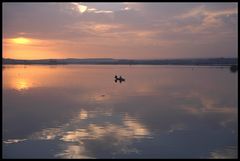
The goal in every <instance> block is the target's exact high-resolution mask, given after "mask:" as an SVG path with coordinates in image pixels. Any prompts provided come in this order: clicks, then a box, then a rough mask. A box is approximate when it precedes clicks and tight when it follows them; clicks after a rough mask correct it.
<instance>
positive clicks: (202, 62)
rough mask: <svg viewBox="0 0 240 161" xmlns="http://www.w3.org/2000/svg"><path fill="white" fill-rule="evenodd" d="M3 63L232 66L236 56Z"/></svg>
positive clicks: (7, 62)
mask: <svg viewBox="0 0 240 161" xmlns="http://www.w3.org/2000/svg"><path fill="white" fill-rule="evenodd" d="M2 64H3V65H11V64H12V65H18V64H19V65H35V64H36V65H71V64H76V65H185V66H193V65H194V66H232V65H237V64H238V60H237V58H205V59H204V58H201V59H200V58H199V59H157V60H135V59H111V58H107V59H104V58H101V59H75V58H70V59H41V60H18V59H7V58H3V59H2Z"/></svg>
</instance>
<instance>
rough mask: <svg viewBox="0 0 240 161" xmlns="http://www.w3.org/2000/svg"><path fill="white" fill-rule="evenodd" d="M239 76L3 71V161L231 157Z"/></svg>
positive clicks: (172, 70) (130, 69)
mask: <svg viewBox="0 0 240 161" xmlns="http://www.w3.org/2000/svg"><path fill="white" fill-rule="evenodd" d="M115 74H118V75H122V76H123V77H124V78H126V82H122V83H119V82H118V83H115V82H114V78H113V77H114V75H115ZM237 77H238V73H232V72H230V70H229V68H212V67H211V68H210V67H197V68H195V67H194V68H192V67H178V66H120V65H119V66H118V65H115V66H111V65H66V66H61V65H59V66H38V65H32V66H22V65H15V66H14V65H9V66H5V67H4V68H3V157H4V158H237V150H238V144H237V142H238V138H237V137H238V129H237V125H238V122H237V119H238V114H237V113H238V106H237V105H238V99H237V92H238V91H237V89H238V84H237V79H238V78H237Z"/></svg>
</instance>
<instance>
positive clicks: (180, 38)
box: [3, 2, 237, 58]
mask: <svg viewBox="0 0 240 161" xmlns="http://www.w3.org/2000/svg"><path fill="white" fill-rule="evenodd" d="M43 24H44V25H43ZM236 35H237V5H236V4H235V3H225V4H215V3H186V4H181V3H84V2H83V3H75V2H73V3H37V5H36V4H35V3H4V4H3V37H4V38H13V37H30V38H33V39H49V40H50V39H51V40H54V41H55V40H57V41H58V40H61V41H63V40H64V41H66V42H70V44H72V45H73V46H72V48H68V47H65V46H64V47H60V48H64V49H67V48H68V51H65V53H70V52H72V51H73V49H74V53H80V52H79V51H80V50H79V48H76V46H75V45H74V44H76V42H78V43H80V44H88V45H92V46H94V47H95V49H91V51H90V50H81V51H82V52H84V53H89V54H90V55H91V54H94V55H97V54H99V57H101V54H102V53H106V52H108V51H113V52H114V53H116V54H117V55H118V56H117V57H119V56H120V55H119V54H123V53H125V54H126V55H123V56H124V57H126V58H131V57H135V58H143V55H144V52H147V51H148V55H155V58H156V57H159V58H163V57H166V55H165V54H161V53H168V54H167V56H170V57H183V56H184V57H186V56H187V57H189V56H190V57H201V56H205V55H210V56H229V55H231V56H235V55H237V54H236V53H237V36H236ZM189 43H191V44H192V45H189ZM130 44H131V46H130ZM68 45H69V43H68ZM203 45H204V47H203ZM100 46H105V47H106V48H105V49H104V48H102V47H100ZM107 46H108V47H107ZM116 46H118V48H116ZM172 46H174V48H172ZM216 46H218V48H216ZM81 48H82V46H81ZM84 48H88V49H90V48H92V47H90V46H89V47H84ZM127 48H128V49H129V50H127ZM196 48H197V49H199V50H197V52H195V51H196V50H195V49H196ZM125 49H126V50H125ZM93 50H94V51H93ZM134 50H135V52H134V53H139V54H136V55H132V54H131V53H133V51H134ZM202 50H204V51H202ZM75 57H78V56H77V54H76V56H75ZM111 57H116V56H114V54H113V55H112V56H111ZM151 57H152V56H151Z"/></svg>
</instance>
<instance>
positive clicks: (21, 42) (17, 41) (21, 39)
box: [12, 37, 31, 45]
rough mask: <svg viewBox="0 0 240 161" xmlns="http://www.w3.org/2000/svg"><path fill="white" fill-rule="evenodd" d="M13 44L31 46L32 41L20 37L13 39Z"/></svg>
mask: <svg viewBox="0 0 240 161" xmlns="http://www.w3.org/2000/svg"><path fill="white" fill-rule="evenodd" d="M12 42H13V43H15V44H23V45H24V44H30V43H31V40H30V39H27V38H23V37H18V38H14V39H12Z"/></svg>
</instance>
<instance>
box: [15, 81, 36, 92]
mask: <svg viewBox="0 0 240 161" xmlns="http://www.w3.org/2000/svg"><path fill="white" fill-rule="evenodd" d="M31 87H32V83H31V82H30V81H29V80H27V79H23V78H20V79H17V80H15V81H14V82H13V88H14V89H16V90H17V91H23V90H28V89H29V88H31Z"/></svg>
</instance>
